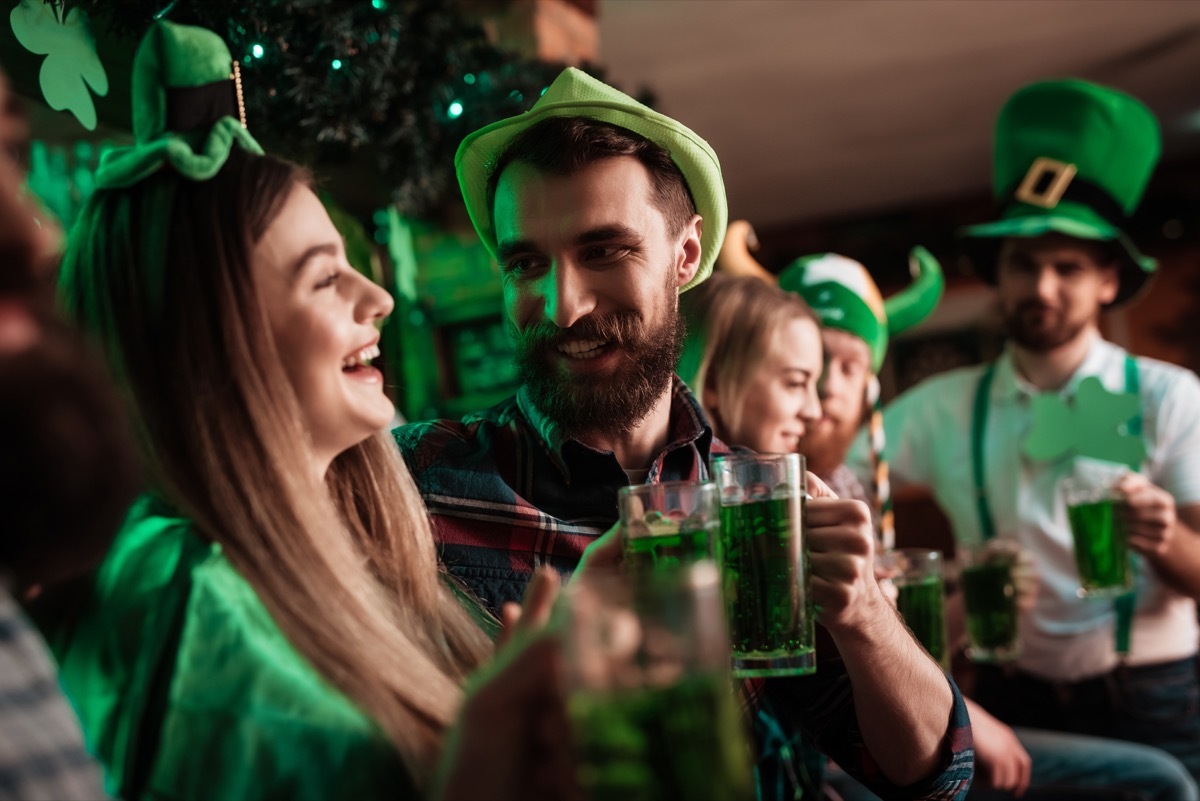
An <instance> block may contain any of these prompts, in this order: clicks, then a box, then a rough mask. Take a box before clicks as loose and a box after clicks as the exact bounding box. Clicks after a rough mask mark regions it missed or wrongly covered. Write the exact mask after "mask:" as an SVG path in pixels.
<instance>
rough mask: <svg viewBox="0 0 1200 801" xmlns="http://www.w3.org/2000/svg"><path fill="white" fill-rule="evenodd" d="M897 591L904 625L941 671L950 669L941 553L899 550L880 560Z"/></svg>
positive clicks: (884, 555) (898, 605)
mask: <svg viewBox="0 0 1200 801" xmlns="http://www.w3.org/2000/svg"><path fill="white" fill-rule="evenodd" d="M880 562H881V564H882V565H883V567H884V569H885V570H886V571H887V572H889V573H891V574H892V577H891V578H892V584H894V585H895V587H896V608H897V609H899V610H900V616H901V617H903V618H904V623H905V625H907V626H908V628H909V629H910V630H911V631H912V633H913V635H914V636H915V637H916V638H917V641H918V642H920V643H921V645H923V646H925V650H926V651H928V652H929V655H930V656H932V657H933V658H934V659H935V660H936V661H937V662H938V663H939V664H940V665H941V666H942V667H949V664H950V649H949V648H947V647H946V604H945V598H946V589H945V583H944V581H943V579H942V569H943V561H942V552H941V551H931V550H926V549H924V548H897V549H896V550H893V551H888V552H887V553H884V554H882V555H881V556H880Z"/></svg>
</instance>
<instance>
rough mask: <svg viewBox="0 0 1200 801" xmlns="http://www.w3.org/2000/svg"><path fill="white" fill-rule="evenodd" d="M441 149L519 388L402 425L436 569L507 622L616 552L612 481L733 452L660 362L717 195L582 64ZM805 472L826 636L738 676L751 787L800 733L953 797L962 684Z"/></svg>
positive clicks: (703, 148) (673, 349)
mask: <svg viewBox="0 0 1200 801" xmlns="http://www.w3.org/2000/svg"><path fill="white" fill-rule="evenodd" d="M455 163H456V167H457V171H458V179H459V184H460V186H461V188H462V191H463V197H464V200H465V201H466V206H467V211H468V212H469V214H470V217H471V221H472V223H473V224H474V226H475V229H476V231H477V233H478V234H479V236H480V239H481V240H482V241H483V243H484V244H485V245H486V246H487V248H488V249H489V251H490V252H491V253H492V254H493V256H495V258H496V260H497V261H498V263H499V265H500V272H501V276H502V278H501V280H502V283H503V292H504V305H505V314H506V318H507V323H508V326H509V329H510V333H511V335H512V336H513V338H514V341H515V344H516V346H517V347H516V349H517V363H518V367H519V374H520V377H521V387H520V389H519V391H518V392H517V394H516V396H515V397H512V398H509V399H508V400H505V401H503V402H501V403H500V404H499V405H497V406H495V407H493V408H492V409H489V410H487V411H484V412H480V413H478V414H474V415H470V416H468V417H466V418H465V419H463V420H461V421H457V420H455V421H451V420H442V421H436V422H433V423H417V424H413V425H410V426H405V427H402V428H400V429H397V430H396V432H395V434H396V440H397V442H398V443H399V445H400V448H401V451H402V452H403V454H404V456H405V459H406V460H407V462H408V464H409V467H410V469H411V471H412V473H413V475H414V478H415V480H416V482H417V485H418V488H419V489H420V491H421V492H422V494H423V495H424V497H425V499H426V502H427V504H428V506H429V510H430V513H431V515H432V519H433V522H434V528H435V532H436V535H437V536H438V537H439V539H440V541H441V546H442V550H441V552H442V557H443V560H444V563H445V564H446V566H447V568H448V569H449V571H450V572H451V573H452V574H453V575H454V576H456V577H457V578H459V579H460V580H461V581H463V583H465V584H466V585H467V586H468V587H469V588H470V589H471V590H473V591H474V592H475V593H476V595H478V597H480V598H482V599H483V600H484V601H485V603H487V604H488V605H489V606H490V607H491V608H492V609H493V610H494V611H496V612H497V613H498V614H500V615H501V616H502V617H503V618H504V620H505V621H506V622H511V621H513V620H514V618H515V617H516V616H517V615H518V614H519V613H520V610H519V607H515V606H514V605H513V602H517V601H519V600H520V598H521V595H522V593H523V591H524V590H525V587H526V585H527V584H528V583H529V582H530V580H531V578H532V577H533V576H534V571H535V568H536V567H539V566H546V567H549V568H553V570H554V571H557V573H558V574H560V575H562V576H567V575H569V574H571V573H572V571H574V570H575V569H576V568H578V567H579V566H580V564H581V560H584V557H585V550H587V551H588V554H587V560H586V561H587V562H588V563H591V562H593V561H597V560H602V559H606V558H610V557H611V556H612V554H613V553H614V552H617V553H619V548H620V545H619V540H618V539H617V532H616V528H615V524H616V522H617V503H616V499H617V491H618V490H619V489H620V488H621V487H622V486H625V485H627V484H629V483H631V482H632V483H657V482H660V481H668V480H693V481H694V480H701V479H706V478H707V477H708V467H707V462H708V459H709V457H711V456H714V455H718V454H721V453H725V452H727V448H726V447H725V446H724V445H723V444H721V443H720V442H719V441H717V440H716V439H715V438H714V437H713V433H712V428H711V426H710V425H709V423H708V421H707V420H706V419H705V417H704V413H703V411H702V409H701V407H700V404H699V403H698V402H697V401H696V399H695V398H694V397H693V396H692V394H691V392H690V391H689V390H688V388H687V386H686V385H684V384H683V382H681V381H680V380H679V379H678V377H677V376H675V374H674V368H675V364H676V362H677V360H678V357H679V353H680V349H681V347H682V342H683V335H684V330H683V326H682V324H681V318H680V315H679V309H678V295H679V293H680V292H682V291H685V290H687V289H688V288H690V287H692V286H694V285H696V284H698V283H699V282H701V281H703V280H704V279H705V278H706V277H707V276H708V274H709V272H710V271H711V269H712V264H713V261H714V260H715V258H716V255H717V252H718V250H719V248H720V243H721V238H722V237H723V235H724V231H725V223H726V203H725V190H724V184H723V181H722V178H721V169H720V164H719V162H718V160H717V157H716V154H715V153H713V151H712V149H711V148H710V147H709V145H708V143H706V142H705V141H704V140H703V139H702V138H700V137H699V136H698V135H696V134H695V133H694V132H693V131H691V130H690V129H688V128H687V127H685V126H684V125H682V124H680V123H679V122H677V121H675V120H673V119H671V118H669V117H666V116H664V115H662V114H659V113H657V112H655V111H653V110H651V109H649V108H647V107H645V106H644V105H642V104H640V103H637V102H636V101H634V100H633V99H632V98H630V97H628V96H626V95H624V94H622V93H620V92H618V91H616V90H615V89H613V88H612V87H609V86H606V85H605V84H603V83H601V82H599V81H597V80H595V79H593V78H591V77H589V76H588V75H586V74H584V73H582V72H580V71H578V70H574V69H568V70H566V71H564V72H563V73H562V74H561V75H559V77H558V78H557V79H556V80H555V81H554V83H553V84H552V85H551V86H550V87H549V89H548V90H547V91H546V92H545V94H544V95H543V96H542V97H541V98H540V99H539V101H538V102H537V104H536V105H534V107H533V108H532V109H531V110H530V111H529V112H527V113H525V114H523V115H521V116H519V117H514V118H511V119H507V120H502V121H500V122H497V123H495V124H493V125H490V126H487V127H486V128H483V129H481V130H479V131H476V132H475V133H473V134H471V135H470V136H468V137H467V138H466V139H465V140H464V141H463V143H462V146H461V147H460V148H459V151H458V155H457V157H456V160H455ZM810 482H811V483H810V487H811V488H812V491H813V494H815V495H817V496H825V497H818V498H816V499H814V500H812V501H810V502H809V504H808V536H809V544H810V548H811V550H812V552H813V558H812V571H813V575H814V579H813V583H814V591H813V594H814V599H815V600H816V601H817V602H818V603H819V604H820V609H821V612H820V615H819V622H820V623H822V625H823V626H824V627H825V629H826V630H827V631H828V632H829V634H830V635H831V638H832V641H833V645H830V646H829V647H827V648H825V649H824V651H825V653H824V656H825V657H830V659H827V660H822V657H821V655H820V652H821V651H822V649H821V648H820V647H819V648H818V652H819V654H818V659H819V660H820V665H819V668H818V670H817V674H816V675H815V676H810V677H804V678H802V679H769V680H766V681H765V682H764V683H759V684H756V685H755V686H754V687H753V688H750V687H747V689H748V690H749V692H748V694H747V698H748V699H750V700H749V703H750V704H751V705H752V709H754V710H755V712H756V714H755V715H754V720H755V729H756V736H757V739H758V741H759V771H758V777H759V789H760V793H761V794H762V797H765V798H772V797H789V798H790V797H794V796H795V795H796V789H797V788H796V787H795V786H794V782H795V771H794V770H791V769H790V768H791V766H790V765H789V764H787V763H788V762H789V760H790V757H789V748H788V746H790V743H789V742H786V741H784V742H781V741H780V740H779V739H778V737H777V736H776V735H778V734H779V733H780V732H783V731H785V730H787V731H795V730H796V729H797V728H798V727H804V728H805V729H807V730H808V731H811V732H814V733H815V735H816V738H817V740H818V741H819V742H820V744H821V745H822V747H823V748H825V749H826V750H828V751H830V752H832V753H833V754H834V755H835V757H836V758H837V759H838V761H839V763H842V764H843V765H845V766H846V767H847V768H848V769H850V770H854V771H855V772H856V773H857V774H858V775H859V776H860V777H862V778H863V779H864V781H865V782H866V783H867V784H868V785H870V786H872V787H874V788H878V789H879V790H880V791H881V792H882V793H883V794H885V795H890V796H894V797H906V798H907V797H912V798H917V797H923V796H934V795H937V796H939V797H945V798H952V797H959V796H960V795H961V794H964V793H965V792H966V787H967V785H968V783H969V781H970V775H971V771H972V764H973V759H972V753H971V747H970V735H969V728H967V724H966V718H965V709H964V707H963V706H962V701H961V695H960V694H959V693H958V692H957V689H956V688H955V687H954V685H953V683H952V682H950V681H948V680H947V678H946V677H945V676H944V675H943V674H942V673H941V672H940V670H939V669H938V667H937V665H935V664H934V663H933V662H932V660H930V659H929V658H928V656H927V655H925V654H924V653H923V652H922V651H921V649H920V648H919V646H918V645H917V644H916V642H915V641H914V640H913V639H912V637H911V635H910V634H909V633H908V632H907V630H905V629H904V627H903V626H902V625H901V624H900V623H899V621H898V620H897V618H896V616H895V614H894V613H893V612H892V611H891V609H890V608H889V606H888V602H887V599H886V598H884V597H883V595H882V593H881V592H880V590H879V587H878V586H877V584H876V582H875V581H874V577H873V575H872V572H871V553H872V542H873V533H872V530H871V520H870V514H869V511H868V510H867V509H866V507H865V506H864V505H863V504H861V503H859V502H857V501H852V500H842V499H838V498H836V496H834V495H833V493H831V492H829V491H828V490H827V488H825V487H824V485H822V484H821V483H820V482H819V481H818V480H816V479H815V478H813V479H810ZM606 532H607V534H606ZM543 575H544V574H542V573H539V574H538V578H537V581H536V582H535V584H536V585H537V586H538V587H540V586H541V583H542V581H543V578H542V577H543ZM818 585H819V586H818ZM530 595H531V596H532V597H541V595H542V593H541V592H540V589H539V591H538V592H531V593H530ZM534 603H536V602H534ZM523 614H524V615H526V616H528V615H530V614H531V610H528V609H527V610H526V611H525V612H524V613H523ZM834 646H836V648H835V647H834ZM836 651H840V658H833V657H835V656H836ZM848 690H849V691H848ZM898 734H899V735H900V736H898ZM784 739H785V740H786V739H787V738H786V737H785V738H784ZM789 774H790V775H791V777H792V778H791V779H789V778H788V777H789ZM897 788H903V790H902V791H899V790H898V789H897ZM898 792H899V793H900V795H899V796H897V793H898Z"/></svg>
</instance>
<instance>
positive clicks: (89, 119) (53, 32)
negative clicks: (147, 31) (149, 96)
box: [9, 0, 108, 131]
mask: <svg viewBox="0 0 1200 801" xmlns="http://www.w3.org/2000/svg"><path fill="white" fill-rule="evenodd" d="M60 6H61V3H49V2H45V0H21V2H20V4H19V5H18V6H17V7H16V8H14V9H13V10H12V14H11V15H9V20H10V22H11V23H12V29H13V33H14V34H15V35H16V37H17V41H18V42H20V43H21V46H22V47H24V48H25V49H26V50H28V51H29V52H31V53H37V54H39V55H43V54H44V55H45V56H46V60H45V61H43V62H42V69H41V72H40V73H39V74H38V81H39V83H40V84H41V87H42V95H43V96H44V97H45V98H46V104H47V105H48V106H50V108H52V109H54V110H55V111H62V110H63V109H67V110H68V111H70V112H71V113H72V114H74V115H75V118H76V119H77V120H79V123H80V124H81V125H82V126H83V127H84V128H87V129H88V130H89V131H94V130H95V129H96V104H95V103H94V102H92V94H91V93H92V92H95V93H96V94H97V95H99V96H101V97H103V96H104V95H107V94H108V75H107V74H106V73H105V72H104V65H103V64H101V63H100V56H98V55H97V54H96V40H95V39H93V38H92V32H91V30H89V29H88V24H87V14H85V13H84V12H83V11H82V10H81V9H78V8H73V9H71V10H70V11H69V12H67V14H66V15H65V17H60V13H61V10H60ZM88 87H91V91H89V89H88Z"/></svg>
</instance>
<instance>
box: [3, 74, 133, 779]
mask: <svg viewBox="0 0 1200 801" xmlns="http://www.w3.org/2000/svg"><path fill="white" fill-rule="evenodd" d="M27 140H28V128H27V126H26V124H25V121H24V119H23V117H22V115H21V114H20V107H19V104H18V102H17V101H15V100H14V99H12V98H11V96H10V95H9V94H8V91H7V86H6V85H5V83H4V82H3V81H2V80H0V142H2V144H3V152H0V442H2V443H3V446H2V447H0V508H3V510H4V518H5V520H4V525H3V527H0V799H14V800H15V799H22V800H23V801H30V800H31V799H96V798H102V797H103V796H104V790H103V782H102V776H101V771H100V768H99V765H97V764H96V763H95V761H93V759H92V758H91V757H90V756H89V755H88V753H87V751H86V750H85V747H84V741H83V735H82V732H81V731H80V726H79V720H78V718H77V717H76V715H75V712H74V711H73V710H72V709H71V707H70V705H69V704H68V703H67V700H66V698H64V697H63V695H62V692H61V691H60V690H59V686H58V677H57V675H56V671H55V667H54V665H53V662H52V660H51V657H50V655H49V653H48V652H47V651H46V647H45V644H44V643H43V642H42V639H41V637H40V636H38V634H37V632H36V631H35V629H34V628H33V626H32V625H31V624H30V622H29V621H28V619H27V618H26V613H25V610H24V609H22V606H21V602H28V601H29V600H31V599H33V598H35V597H36V596H38V595H40V594H41V593H43V592H45V591H47V590H54V589H55V588H57V587H58V586H59V585H61V584H62V583H64V582H67V581H70V580H71V579H73V578H75V577H76V576H78V575H80V574H82V573H84V572H85V571H87V570H88V569H90V568H91V567H93V566H94V565H95V564H96V563H97V562H98V561H99V560H100V558H101V557H102V555H103V553H104V550H105V549H106V548H107V546H108V543H109V542H110V541H111V540H112V536H113V534H114V533H115V532H116V529H117V526H118V525H119V523H120V521H121V516H122V515H123V514H124V512H125V509H126V507H127V506H128V504H129V502H130V500H132V498H133V494H134V492H135V489H136V480H137V478H136V477H137V471H136V460H135V457H134V448H133V444H132V440H131V438H130V437H129V435H128V432H127V430H126V428H125V426H124V418H123V417H122V414H121V407H120V403H119V400H118V397H117V393H116V391H115V389H114V388H113V387H112V386H111V384H110V383H109V382H108V379H107V376H105V375H104V372H103V370H101V369H100V368H99V367H97V366H96V364H95V361H96V359H95V354H93V353H91V352H90V351H89V350H88V349H87V348H86V347H85V346H84V343H83V341H82V338H81V337H79V336H78V335H77V334H76V333H75V332H74V331H73V330H72V329H71V328H70V327H69V326H67V325H66V324H64V323H63V322H62V320H61V319H59V317H58V316H57V315H56V314H55V313H54V311H53V308H52V303H51V298H50V297H49V295H48V286H47V283H46V280H45V277H46V274H47V272H48V271H49V269H50V265H49V261H50V257H51V256H52V254H53V253H54V251H55V250H56V240H55V238H54V236H53V230H54V229H52V228H50V227H49V226H44V225H43V222H44V221H42V220H39V219H38V215H37V214H36V213H35V211H34V209H33V208H31V206H30V204H29V202H28V198H27V196H26V195H24V190H23V188H22V186H21V183H22V182H21V170H22V166H21V165H22V164H23V162H22V160H21V158H20V154H21V153H22V152H24V150H25V149H26V147H27V145H28V141H27Z"/></svg>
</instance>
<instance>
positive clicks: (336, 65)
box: [329, 58, 342, 70]
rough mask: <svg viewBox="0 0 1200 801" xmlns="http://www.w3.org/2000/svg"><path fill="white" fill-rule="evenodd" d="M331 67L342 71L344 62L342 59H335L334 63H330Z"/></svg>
mask: <svg viewBox="0 0 1200 801" xmlns="http://www.w3.org/2000/svg"><path fill="white" fill-rule="evenodd" d="M329 66H331V67H333V68H334V69H335V70H340V69H341V68H342V60H341V59H340V58H335V59H334V60H333V61H332V62H330V64H329Z"/></svg>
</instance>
